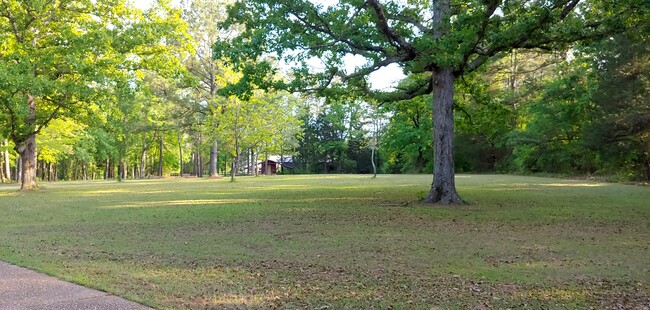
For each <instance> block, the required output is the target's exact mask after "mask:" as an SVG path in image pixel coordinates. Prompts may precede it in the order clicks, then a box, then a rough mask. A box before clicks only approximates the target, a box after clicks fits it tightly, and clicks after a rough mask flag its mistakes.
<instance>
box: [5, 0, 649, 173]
mask: <svg viewBox="0 0 650 310" xmlns="http://www.w3.org/2000/svg"><path fill="white" fill-rule="evenodd" d="M14 2H16V1H9V2H3V4H2V6H11V5H12V3H14ZM82 2H83V1H82ZM224 5H225V4H224V3H222V2H219V1H208V0H200V1H198V0H197V1H192V2H191V3H183V4H182V5H181V7H182V9H181V8H179V7H174V6H170V5H165V4H157V5H154V6H153V7H152V8H151V9H149V10H147V11H144V12H141V11H139V10H137V9H135V8H132V7H128V6H125V7H124V8H123V9H124V10H125V11H121V13H120V12H113V14H127V15H128V16H130V17H129V18H132V19H131V23H129V22H125V24H124V28H123V29H127V30H128V27H131V26H132V25H134V24H136V22H135V21H136V20H137V21H138V22H139V23H141V28H138V31H140V32H143V31H144V32H146V33H147V34H149V35H143V36H142V37H141V38H139V39H140V41H139V42H136V43H129V42H126V41H125V42H121V43H119V44H121V45H120V46H115V45H116V44H118V43H115V42H118V41H119V40H117V39H115V40H113V41H111V42H112V43H107V44H109V45H110V46H111V49H110V51H108V50H107V51H105V52H102V53H104V54H102V55H103V56H102V57H104V58H102V59H105V60H106V61H105V62H102V61H96V62H91V63H87V64H85V65H84V66H74V65H69V64H70V62H74V61H82V62H83V61H84V60H83V59H85V58H84V56H83V55H87V53H88V51H89V50H91V46H92V45H93V44H95V43H93V42H94V41H91V43H90V44H85V45H83V44H81V47H79V48H80V50H79V53H78V54H79V55H82V56H80V58H78V59H75V58H70V57H72V56H70V57H68V58H65V57H54V56H52V55H60V53H65V52H66V49H57V48H58V47H61V46H63V45H66V44H69V45H70V46H69V47H66V48H70V49H74V48H76V47H75V46H74V42H75V40H94V39H97V38H93V37H90V36H87V34H88V33H89V32H90V30H87V29H86V30H83V29H82V30H80V29H81V28H83V27H89V26H88V24H90V23H92V22H93V20H92V18H91V19H88V18H86V17H87V16H86V17H84V16H85V15H84V14H83V13H74V14H71V15H70V16H68V17H67V19H66V20H65V23H68V24H73V25H74V23H78V25H79V26H78V28H80V29H77V30H75V29H71V28H74V27H62V26H61V24H51V25H48V24H47V23H45V22H43V23H40V24H38V25H37V26H38V27H40V28H39V29H40V31H36V30H33V29H32V28H30V27H36V26H34V25H32V24H26V21H29V20H30V16H32V17H34V18H35V19H37V20H38V19H39V18H40V17H43V16H44V15H46V14H49V13H51V12H56V10H57V8H52V7H47V5H45V6H41V7H35V8H31V9H32V10H30V9H26V8H25V7H22V8H21V9H18V8H17V7H15V8H13V11H11V8H9V7H4V8H3V10H2V11H6V12H9V13H6V14H5V13H3V14H4V15H3V16H4V17H2V18H1V19H0V32H1V33H0V37H2V41H3V42H4V43H2V45H1V46H0V56H1V57H2V58H3V60H2V61H3V65H2V68H0V83H2V85H3V87H2V89H0V98H2V107H0V142H1V143H0V153H1V155H2V156H0V163H1V165H0V167H1V168H0V178H1V179H2V181H3V182H11V181H12V180H13V181H16V180H19V179H20V177H21V176H20V174H21V169H20V168H21V167H20V166H21V164H23V163H22V162H21V161H20V160H19V157H20V156H19V153H18V151H17V148H16V141H21V140H20V136H21V134H23V135H29V134H32V133H33V134H34V135H35V137H36V143H37V158H38V161H37V177H38V178H39V179H41V180H48V181H54V180H81V179H84V180H85V179H139V178H150V177H163V176H178V175H184V176H217V175H222V176H223V175H227V174H231V173H232V174H233V176H234V175H236V174H251V175H252V174H263V173H266V172H267V171H262V170H261V168H260V166H259V165H257V163H259V162H261V161H264V160H266V159H274V160H276V161H280V162H283V164H284V169H281V170H280V172H279V173H373V164H372V160H373V159H374V160H375V161H376V163H377V169H378V172H379V173H431V172H432V169H433V168H432V156H433V151H432V145H431V143H432V138H431V131H432V124H431V114H432V107H431V97H430V96H421V97H418V98H414V99H412V100H408V101H399V102H384V103H378V102H373V101H372V100H363V99H359V98H349V99H348V98H346V97H345V96H337V97H335V98H334V97H332V98H317V97H312V96H309V95H308V94H292V93H287V92H281V91H262V90H258V91H255V92H254V93H253V94H251V96H249V97H248V98H245V99H241V98H236V97H232V96H226V95H223V94H221V93H220V89H222V88H223V87H225V85H226V84H228V83H229V82H230V81H233V80H236V79H238V78H240V76H239V75H238V74H237V73H235V71H233V70H232V68H230V66H229V64H228V63H224V62H223V61H220V60H219V59H212V52H211V51H212V44H213V43H214V42H215V40H217V38H220V37H224V36H228V35H229V34H228V33H225V32H224V31H222V30H219V28H218V27H217V26H216V23H217V22H218V21H219V20H221V19H223V16H224ZM23 9H24V10H23ZM39 10H40V11H39ZM12 12H13V13H12ZM20 14H23V15H24V16H23V17H21V15H20ZM30 14H31V15H30ZM39 14H41V15H39ZM39 16H40V17H39ZM53 16H54V15H53ZM21 18H23V19H24V20H23V22H24V23H25V25H24V26H25V29H24V30H25V31H27V32H28V33H32V32H34V31H36V32H34V33H38V34H43V35H42V36H41V37H38V35H33V36H34V38H33V41H29V42H27V43H29V44H32V43H31V42H38V43H34V45H33V46H32V47H33V48H32V47H30V49H25V48H24V47H20V44H22V43H21V42H20V39H21V36H20V34H19V33H17V32H16V24H20V22H21ZM96 21H97V20H96ZM109 23H110V24H111V25H116V23H117V22H116V21H115V20H114V21H110V22H109ZM110 28H111V27H108V29H109V30H110ZM117 28H119V27H118V26H115V29H117ZM30 29H32V30H30ZM88 29H89V28H88ZM147 29H149V30H147ZM127 30H125V31H127ZM145 30H146V31H145ZM30 31H32V32H30ZM147 31H148V32H147ZM157 31H163V32H167V33H168V32H169V31H173V32H174V36H170V37H166V39H165V40H162V41H161V40H160V36H158V35H157ZM106 35H113V36H116V34H115V33H113V34H110V33H109V34H106ZM648 35H649V32H648V28H647V25H646V26H643V27H641V28H639V27H636V28H635V27H631V28H630V29H628V30H626V31H624V32H622V33H617V34H613V35H611V36H604V37H602V38H597V39H592V40H588V41H583V42H581V43H577V44H571V45H568V46H566V48H565V49H564V50H562V51H546V50H542V49H534V50H529V49H512V50H510V51H508V52H506V53H502V54H501V55H500V57H498V60H497V61H493V62H491V63H489V64H488V65H486V66H484V67H482V68H481V69H480V70H477V71H475V72H472V73H471V74H470V75H467V76H465V77H464V78H463V79H462V80H460V81H457V85H455V86H456V89H457V91H456V94H455V97H454V106H455V124H456V129H455V131H456V132H455V133H456V138H455V141H456V146H455V166H456V171H457V172H461V173H524V174H528V173H534V174H542V173H550V174H562V175H579V176H603V177H606V178H608V179H610V180H614V181H628V180H632V181H641V180H646V181H647V180H650V102H649V98H650V44H649V43H650V42H649V40H648V39H649V36H648ZM30 36H31V35H30ZM12 38H13V39H12ZM52 38H64V39H61V42H57V40H55V39H52ZM97 40H99V39H97ZM63 41H65V42H66V43H65V44H64V43H62V42H63ZM11 42H14V43H11ZM102 42H103V41H102ZM27 43H25V44H27ZM111 44H112V45H111ZM138 46H139V47H138ZM145 47H146V48H145ZM92 50H93V51H94V49H92ZM120 50H122V51H124V55H123V56H122V57H123V58H120V59H119V61H123V62H129V63H130V65H115V63H123V62H118V60H116V59H113V58H111V59H108V58H107V57H108V56H106V55H112V54H113V53H115V51H120ZM47 53H52V54H51V55H50V54H47ZM57 53H58V54H57ZM99 53H100V52H99V51H98V52H97V54H98V55H99ZM19 54H20V55H21V56H20V57H17V56H16V55H19ZM111 57H113V56H111ZM98 58H101V57H98ZM25 62H39V63H43V62H51V63H48V65H47V66H45V65H44V66H43V68H41V69H38V72H40V76H43V78H42V81H41V80H39V81H38V83H34V82H33V81H31V82H30V81H25V78H24V76H26V74H28V73H29V72H27V73H25V72H23V71H21V70H23V69H22V67H20V66H18V65H17V64H21V63H25ZM106 63H110V64H109V65H107V64H106ZM67 66H69V68H68V67H67ZM97 66H103V67H97ZM62 67H65V68H62ZM27 71H29V70H27ZM71 72H72V73H71ZM93 72H95V73H93ZM96 72H101V73H102V74H101V77H99V76H98V75H99V74H97V73H96ZM387 78H388V77H387ZM55 82H56V83H60V84H52V85H50V84H48V83H55ZM21 83H23V84H25V85H28V86H24V87H22V88H21V87H19V86H15V85H21ZM75 83H78V85H82V86H84V87H85V88H84V89H78V88H74V87H76V86H75V85H77V84H75ZM401 83H408V79H406V80H404V81H402V82H401ZM33 85H37V86H33ZM88 85H93V86H92V87H90V86H88ZM14 86H15V88H16V89H17V91H14V90H13V88H12V87H14ZM48 87H52V88H53V89H54V90H49V89H48ZM397 87H399V85H397ZM26 89H30V91H29V92H28V91H26ZM62 89H64V90H62ZM66 91H68V92H70V94H74V95H69V94H67V93H66ZM36 93H37V94H39V95H41V97H39V98H40V99H37V100H36V104H37V105H38V108H39V109H41V110H38V111H44V112H43V113H42V114H39V113H36V112H35V114H34V115H35V116H33V117H34V119H36V122H35V123H34V124H31V123H25V122H17V121H16V120H17V119H20V117H19V115H21V114H20V113H24V114H25V115H31V114H29V113H30V110H29V108H25V107H21V105H20V102H23V105H22V106H25V104H24V103H25V102H27V101H28V100H27V98H30V96H31V95H33V94H36ZM79 93H82V94H86V93H88V94H87V95H84V96H77V94H79ZM30 94H31V95H30ZM34 96H35V95H34ZM73 97H74V100H72V99H70V98H73ZM50 101H52V102H50ZM17 115H18V116H17ZM27 119H29V118H27ZM21 126H22V127H25V128H27V129H21V128H22V127H21ZM21 130H22V131H21ZM233 172H234V173H233Z"/></svg>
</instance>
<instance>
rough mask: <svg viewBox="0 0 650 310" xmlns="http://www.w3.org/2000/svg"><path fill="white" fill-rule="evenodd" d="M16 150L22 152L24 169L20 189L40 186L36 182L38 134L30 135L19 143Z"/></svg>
mask: <svg viewBox="0 0 650 310" xmlns="http://www.w3.org/2000/svg"><path fill="white" fill-rule="evenodd" d="M16 152H18V154H20V160H21V162H20V164H21V169H22V173H21V175H22V178H21V186H20V189H21V190H32V189H36V188H38V185H37V184H36V135H35V134H31V135H29V137H28V138H27V139H25V141H23V142H22V143H20V144H19V145H17V146H16Z"/></svg>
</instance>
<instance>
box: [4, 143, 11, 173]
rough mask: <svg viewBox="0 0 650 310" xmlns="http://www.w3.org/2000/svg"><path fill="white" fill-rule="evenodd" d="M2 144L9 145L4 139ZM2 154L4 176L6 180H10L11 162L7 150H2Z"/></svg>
mask: <svg viewBox="0 0 650 310" xmlns="http://www.w3.org/2000/svg"><path fill="white" fill-rule="evenodd" d="M4 146H5V147H9V141H7V140H5V141H4ZM3 156H4V158H5V177H6V178H7V180H11V163H10V162H9V150H8V149H5V150H4V152H3Z"/></svg>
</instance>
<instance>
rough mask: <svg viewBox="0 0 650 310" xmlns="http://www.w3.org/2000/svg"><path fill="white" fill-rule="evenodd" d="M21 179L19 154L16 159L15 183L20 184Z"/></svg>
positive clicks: (21, 162) (21, 164)
mask: <svg viewBox="0 0 650 310" xmlns="http://www.w3.org/2000/svg"><path fill="white" fill-rule="evenodd" d="M22 179H23V161H22V160H21V159H20V153H18V157H16V182H18V183H19V182H21V180H22Z"/></svg>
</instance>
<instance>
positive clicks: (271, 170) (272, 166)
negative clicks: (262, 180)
mask: <svg viewBox="0 0 650 310" xmlns="http://www.w3.org/2000/svg"><path fill="white" fill-rule="evenodd" d="M260 165H262V167H261V169H260V173H261V174H276V173H278V162H277V161H274V160H266V161H263V162H261V163H260ZM267 168H268V169H267Z"/></svg>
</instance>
